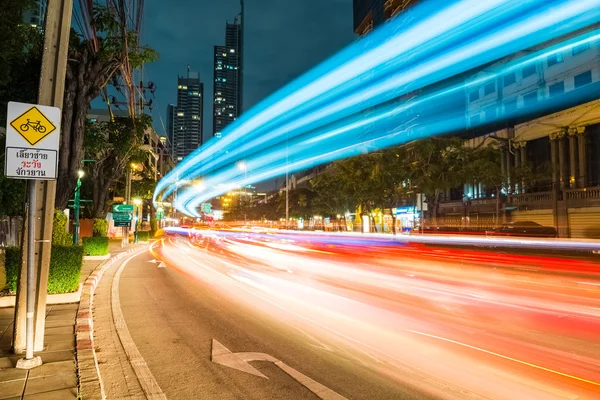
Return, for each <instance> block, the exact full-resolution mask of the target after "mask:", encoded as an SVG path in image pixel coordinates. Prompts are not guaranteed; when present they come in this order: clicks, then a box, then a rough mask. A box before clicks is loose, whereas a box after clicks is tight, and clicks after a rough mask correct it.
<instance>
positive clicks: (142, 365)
mask: <svg viewBox="0 0 600 400" xmlns="http://www.w3.org/2000/svg"><path fill="white" fill-rule="evenodd" d="M144 252H145V251H144ZM140 254H143V252H142V253H138V254H135V255H133V256H131V257H129V258H128V259H127V260H125V261H123V263H122V264H121V266H120V267H119V269H118V270H117V273H116V274H115V277H114V278H113V283H112V289H111V295H112V296H111V306H112V314H113V319H114V322H115V328H116V330H117V334H118V335H119V340H120V341H121V344H122V345H123V349H124V350H125V353H126V354H127V358H128V359H129V363H130V364H131V367H132V368H133V371H134V372H135V375H136V376H137V378H138V380H139V382H140V385H141V386H142V390H143V391H144V394H145V395H146V398H147V399H150V400H167V396H165V394H164V393H163V391H162V389H161V388H160V386H159V385H158V383H157V382H156V379H154V376H153V375H152V372H150V369H149V368H148V365H147V364H146V360H144V357H142V355H141V354H140V352H139V350H138V348H137V346H136V345H135V343H134V341H133V338H132V337H131V334H130V333H129V329H127V324H126V323H125V318H124V317H123V311H122V310H121V300H120V297H119V282H120V280H121V273H122V272H123V270H124V269H125V267H126V266H127V264H128V263H129V261H131V260H132V259H133V258H134V257H137V256H138V255H140Z"/></svg>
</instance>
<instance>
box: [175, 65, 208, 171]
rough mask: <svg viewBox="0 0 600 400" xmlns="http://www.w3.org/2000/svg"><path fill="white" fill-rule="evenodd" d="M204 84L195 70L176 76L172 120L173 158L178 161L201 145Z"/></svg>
mask: <svg viewBox="0 0 600 400" xmlns="http://www.w3.org/2000/svg"><path fill="white" fill-rule="evenodd" d="M203 98H204V84H203V83H201V82H200V77H199V75H198V73H197V72H190V71H189V67H188V75H187V78H183V77H179V78H177V107H176V108H175V118H174V122H173V158H174V159H175V162H179V161H181V160H183V159H184V158H185V157H187V156H188V155H189V154H190V153H192V152H193V151H194V150H196V149H197V148H198V147H200V146H201V145H202V132H203V130H202V121H203V118H202V117H203V115H202V106H203V104H204V101H203Z"/></svg>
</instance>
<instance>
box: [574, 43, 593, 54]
mask: <svg viewBox="0 0 600 400" xmlns="http://www.w3.org/2000/svg"><path fill="white" fill-rule="evenodd" d="M589 48H590V43H589V42H588V43H584V44H580V45H579V46H574V47H573V55H577V54H579V53H583V52H584V51H586V50H587V49H589Z"/></svg>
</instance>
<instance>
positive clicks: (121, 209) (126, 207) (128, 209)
mask: <svg viewBox="0 0 600 400" xmlns="http://www.w3.org/2000/svg"><path fill="white" fill-rule="evenodd" d="M133 210H134V208H133V204H113V206H112V211H113V212H114V213H132V212H133Z"/></svg>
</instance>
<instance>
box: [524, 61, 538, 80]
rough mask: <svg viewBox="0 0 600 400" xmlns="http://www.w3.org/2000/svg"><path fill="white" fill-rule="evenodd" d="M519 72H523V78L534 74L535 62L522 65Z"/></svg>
mask: <svg viewBox="0 0 600 400" xmlns="http://www.w3.org/2000/svg"><path fill="white" fill-rule="evenodd" d="M521 73H522V74H523V79H525V78H527V77H528V76H531V75H533V74H535V64H532V65H528V66H526V67H524V68H523V70H522V71H521Z"/></svg>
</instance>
